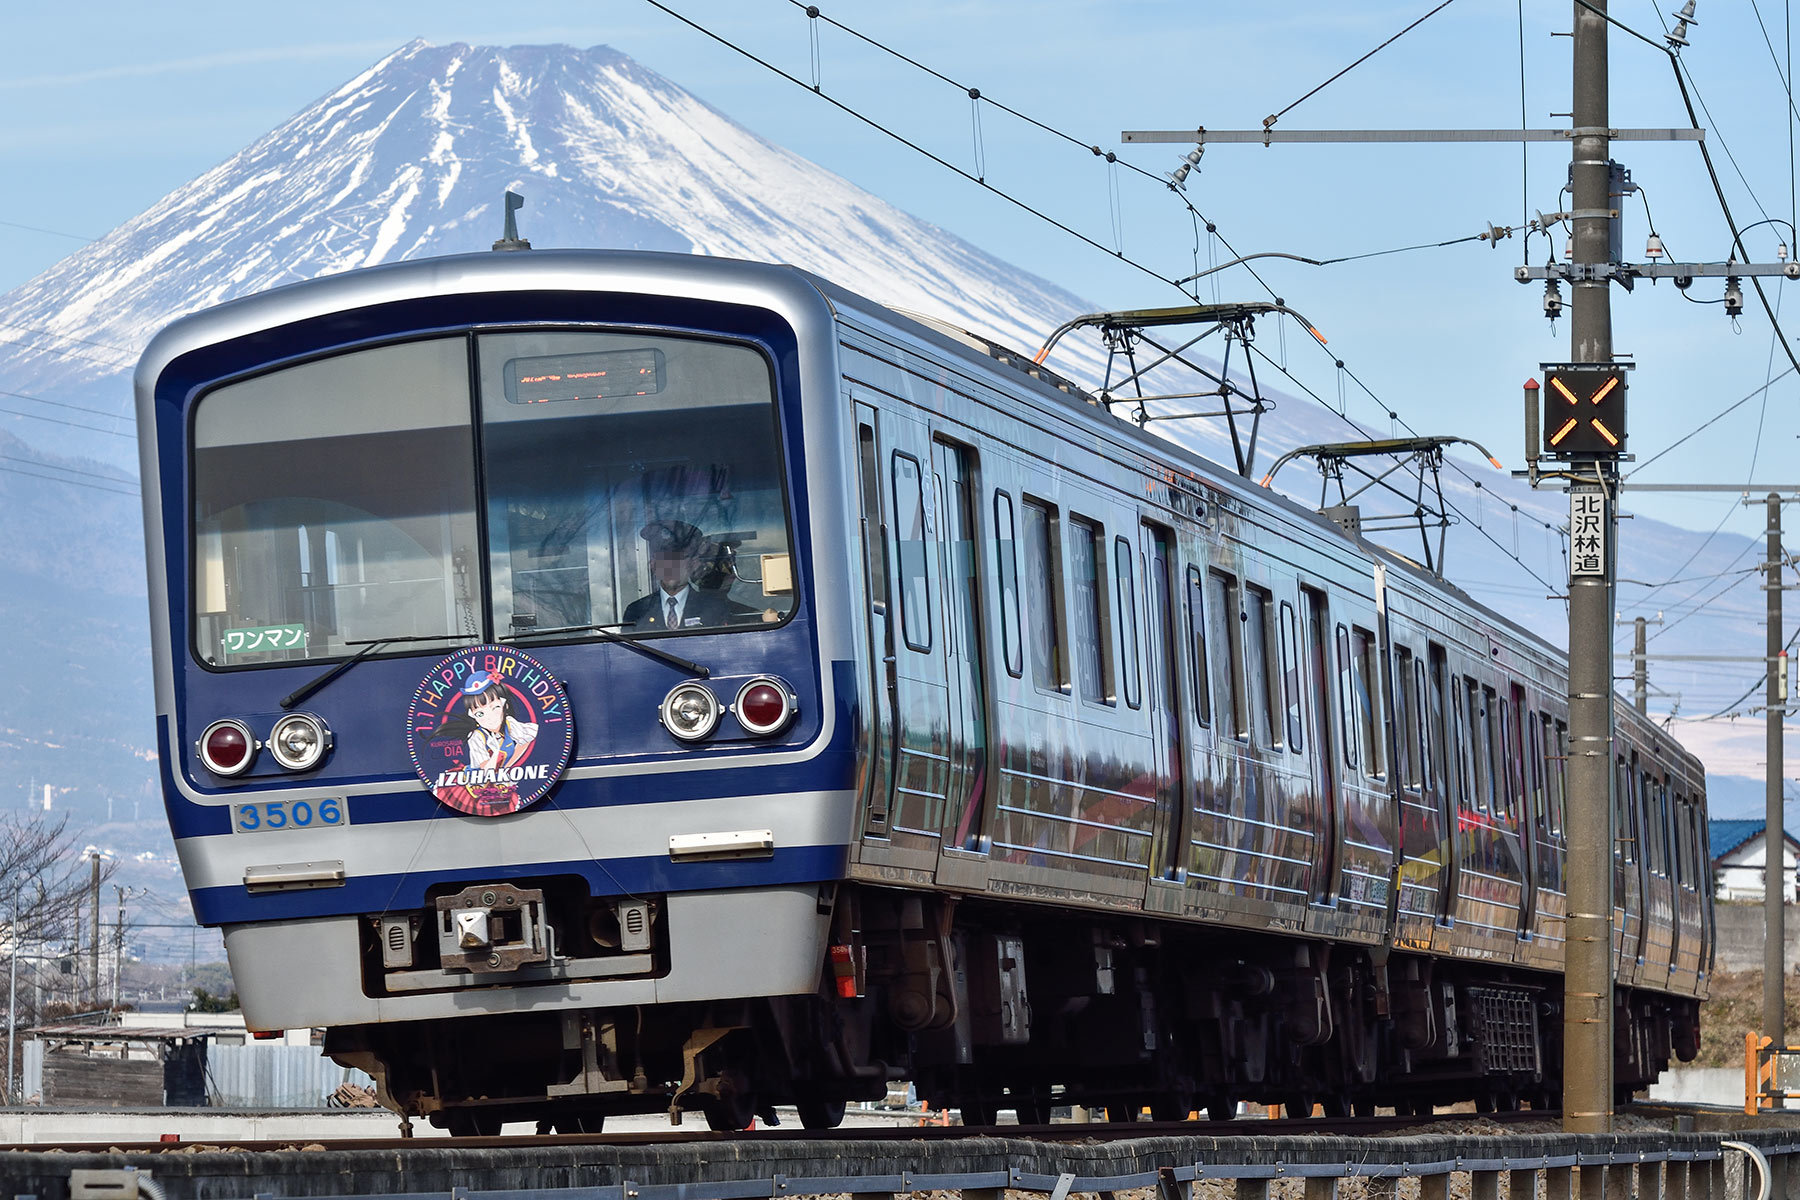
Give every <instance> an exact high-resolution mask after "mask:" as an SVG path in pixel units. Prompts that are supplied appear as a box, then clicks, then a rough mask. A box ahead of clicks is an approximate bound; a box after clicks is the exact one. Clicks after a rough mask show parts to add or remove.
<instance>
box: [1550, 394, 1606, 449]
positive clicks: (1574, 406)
mask: <svg viewBox="0 0 1800 1200" xmlns="http://www.w3.org/2000/svg"><path fill="white" fill-rule="evenodd" d="M1550 386H1551V387H1552V388H1553V389H1555V390H1556V391H1557V392H1558V393H1560V394H1561V395H1562V398H1563V399H1564V400H1566V401H1567V402H1568V404H1569V408H1570V409H1571V413H1570V415H1569V417H1568V419H1567V420H1565V421H1564V422H1563V423H1562V425H1560V426H1559V427H1558V428H1557V429H1556V431H1555V432H1554V433H1552V434H1551V435H1550V448H1551V449H1552V450H1559V449H1562V448H1563V446H1564V443H1565V442H1567V441H1568V440H1569V437H1570V435H1572V434H1573V433H1575V431H1576V430H1578V429H1580V428H1581V425H1582V416H1583V414H1582V408H1581V406H1582V404H1583V400H1582V398H1581V397H1580V396H1577V395H1576V394H1575V393H1574V392H1573V391H1571V390H1570V388H1569V385H1568V384H1566V383H1564V382H1563V378H1562V376H1560V375H1551V376H1550ZM1618 387H1619V376H1617V375H1607V376H1605V377H1604V378H1603V379H1602V380H1601V381H1600V385H1599V386H1598V387H1596V388H1595V389H1594V393H1593V395H1591V396H1589V397H1587V399H1586V401H1585V402H1586V403H1587V404H1590V405H1592V406H1594V408H1596V409H1597V408H1599V406H1600V402H1601V401H1603V400H1605V399H1606V398H1607V397H1608V396H1610V395H1611V394H1612V393H1613V391H1614V390H1615V389H1616V388H1618ZM1608 415H1610V414H1608ZM1586 419H1587V423H1588V425H1589V426H1591V427H1592V428H1593V430H1594V432H1595V433H1597V434H1599V435H1600V438H1601V440H1603V441H1604V442H1605V443H1606V444H1607V445H1608V446H1610V447H1612V448H1613V449H1615V450H1616V449H1618V448H1619V446H1620V444H1621V439H1620V437H1619V435H1618V434H1616V433H1614V432H1613V431H1612V430H1611V429H1610V428H1609V427H1608V426H1607V424H1606V422H1605V421H1603V420H1601V419H1600V416H1599V415H1591V416H1588V417H1587V418H1586Z"/></svg>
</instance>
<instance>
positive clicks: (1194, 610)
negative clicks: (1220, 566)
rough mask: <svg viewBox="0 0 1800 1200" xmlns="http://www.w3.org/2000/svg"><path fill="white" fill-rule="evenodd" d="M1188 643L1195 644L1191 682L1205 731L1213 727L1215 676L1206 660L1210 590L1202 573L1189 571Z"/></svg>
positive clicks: (1195, 569)
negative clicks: (1207, 599) (1207, 613)
mask: <svg viewBox="0 0 1800 1200" xmlns="http://www.w3.org/2000/svg"><path fill="white" fill-rule="evenodd" d="M1187 621H1188V641H1189V642H1191V643H1192V644H1193V651H1194V652H1193V658H1192V659H1191V660H1190V661H1189V663H1188V675H1189V679H1190V681H1191V682H1192V684H1193V687H1194V720H1195V721H1196V722H1197V723H1198V724H1199V725H1200V727H1201V728H1203V729H1204V728H1209V727H1210V726H1211V725H1212V676H1211V675H1210V674H1209V673H1208V672H1209V670H1210V664H1209V663H1208V662H1207V659H1206V588H1205V586H1204V585H1203V584H1202V583H1201V582H1200V569H1199V568H1198V567H1189V568H1188V569H1187Z"/></svg>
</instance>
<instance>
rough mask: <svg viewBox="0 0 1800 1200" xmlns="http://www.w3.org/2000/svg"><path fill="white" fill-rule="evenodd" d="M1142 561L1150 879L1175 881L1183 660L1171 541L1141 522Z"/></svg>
mask: <svg viewBox="0 0 1800 1200" xmlns="http://www.w3.org/2000/svg"><path fill="white" fill-rule="evenodd" d="M1138 536H1139V539H1140V541H1139V550H1140V553H1141V554H1142V556H1143V562H1144V622H1145V624H1144V631H1145V635H1146V636H1145V638H1144V667H1145V672H1144V674H1145V680H1144V696H1145V704H1146V705H1147V706H1148V709H1149V715H1150V736H1151V737H1152V739H1153V740H1154V742H1155V747H1156V749H1155V752H1154V755H1153V757H1152V759H1151V761H1153V762H1156V763H1159V764H1161V773H1162V777H1163V778H1162V785H1161V786H1160V787H1158V789H1157V794H1156V827H1155V832H1154V835H1153V840H1154V842H1155V844H1156V848H1155V850H1154V851H1153V854H1154V862H1153V863H1152V866H1151V872H1152V878H1159V879H1163V880H1179V879H1181V878H1182V874H1183V873H1182V871H1181V867H1182V865H1183V863H1184V861H1185V860H1184V859H1181V858H1179V857H1178V856H1176V855H1175V854H1174V850H1175V848H1176V847H1178V846H1182V845H1185V844H1186V841H1187V838H1188V837H1189V836H1190V835H1189V834H1188V832H1187V829H1188V821H1187V820H1186V819H1185V816H1186V813H1187V811H1188V810H1189V809H1191V808H1192V806H1193V801H1192V799H1191V798H1190V796H1189V794H1188V779H1187V771H1186V764H1187V761H1188V754H1187V739H1186V738H1185V737H1184V736H1183V734H1184V732H1185V729H1186V727H1185V725H1184V724H1183V722H1182V720H1181V682H1180V677H1179V676H1178V675H1177V674H1176V671H1177V664H1178V663H1179V662H1180V661H1181V656H1180V654H1179V652H1178V649H1177V647H1178V645H1179V643H1178V642H1177V641H1176V638H1175V613H1176V611H1177V610H1176V606H1175V593H1174V577H1175V567H1174V563H1175V539H1174V535H1173V534H1172V533H1171V532H1170V531H1169V529H1168V528H1166V527H1165V526H1162V525H1157V524H1153V523H1152V522H1149V521H1145V522H1143V523H1142V524H1141V525H1140V526H1139V527H1138Z"/></svg>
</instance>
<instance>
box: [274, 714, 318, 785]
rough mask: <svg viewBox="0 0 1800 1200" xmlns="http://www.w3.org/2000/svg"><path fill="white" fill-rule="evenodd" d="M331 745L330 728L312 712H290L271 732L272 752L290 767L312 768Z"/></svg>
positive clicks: (305, 769)
mask: <svg viewBox="0 0 1800 1200" xmlns="http://www.w3.org/2000/svg"><path fill="white" fill-rule="evenodd" d="M329 749H331V730H329V729H327V728H326V727H325V722H323V721H321V720H319V718H317V717H315V716H313V715H312V714H311V713H289V714H288V715H287V716H285V717H283V718H281V720H279V721H277V722H275V728H274V729H273V730H271V731H270V733H269V753H270V754H273V755H274V756H275V761H276V762H278V763H280V764H281V765H282V766H284V767H286V768H287V769H288V770H290V771H310V770H312V769H313V768H314V767H316V766H318V765H319V760H320V759H321V758H324V757H325V752H326V751H327V750H329Z"/></svg>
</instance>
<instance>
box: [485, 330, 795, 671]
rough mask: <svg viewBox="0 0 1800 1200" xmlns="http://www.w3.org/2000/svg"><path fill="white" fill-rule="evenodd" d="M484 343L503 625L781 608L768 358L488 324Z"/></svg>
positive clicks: (492, 536) (490, 522) (675, 626)
mask: <svg viewBox="0 0 1800 1200" xmlns="http://www.w3.org/2000/svg"><path fill="white" fill-rule="evenodd" d="M476 349H477V359H478V362H479V373H480V381H481V420H482V475H483V478H484V479H485V480H486V485H487V536H488V567H489V575H490V578H491V579H492V580H493V596H494V629H495V631H496V632H497V633H498V634H500V635H502V636H518V637H528V636H532V635H533V634H534V633H538V634H543V631H549V630H555V629H568V628H570V627H573V626H583V625H606V626H614V627H617V628H618V629H619V630H620V632H624V633H640V634H658V633H669V632H675V633H685V632H690V631H694V630H717V629H721V628H727V629H730V628H753V627H758V626H764V625H769V624H773V623H775V622H778V621H780V620H782V619H783V618H784V617H785V616H786V615H787V614H788V612H789V611H790V610H791V609H792V607H793V585H792V570H791V567H790V562H791V559H790V557H789V547H788V533H787V529H788V521H787V498H786V493H785V489H784V488H783V486H782V471H781V455H780V451H779V449H778V444H777V440H776V426H775V395H774V385H773V377H772V375H771V373H770V367H769V363H768V360H767V359H765V358H764V357H763V356H762V354H760V353H758V352H757V351H755V350H752V349H750V348H749V347H747V346H741V345H733V344H730V343H724V342H714V341H705V340H702V339H698V338H668V337H647V336H644V335H641V334H612V333H565V332H554V333H553V332H533V333H496V334H485V335H482V336H481V337H479V338H477V339H476ZM547 636H554V635H547ZM568 636H579V634H577V633H571V634H569V635H568Z"/></svg>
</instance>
